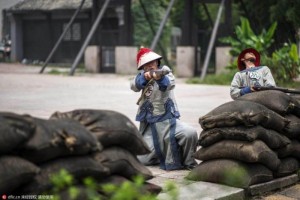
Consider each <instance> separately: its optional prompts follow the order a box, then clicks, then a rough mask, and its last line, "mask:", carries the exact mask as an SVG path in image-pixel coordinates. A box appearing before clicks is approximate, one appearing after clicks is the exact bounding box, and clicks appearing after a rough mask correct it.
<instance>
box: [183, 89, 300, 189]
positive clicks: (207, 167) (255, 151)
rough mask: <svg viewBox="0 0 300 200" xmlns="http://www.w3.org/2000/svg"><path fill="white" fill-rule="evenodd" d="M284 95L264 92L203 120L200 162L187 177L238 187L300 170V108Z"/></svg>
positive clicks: (221, 107) (200, 139)
mask: <svg viewBox="0 0 300 200" xmlns="http://www.w3.org/2000/svg"><path fill="white" fill-rule="evenodd" d="M299 105H300V104H299V102H298V100H297V99H295V98H294V97H293V96H290V95H288V94H285V93H283V92H280V91H272V90H268V91H260V92H254V93H250V94H247V95H244V96H242V97H240V98H238V99H237V100H235V101H231V102H227V103H225V104H223V105H220V106H219V107H217V108H215V109H213V110H212V111H211V112H209V113H208V114H206V115H205V116H202V117H200V119H199V123H200V125H201V127H202V129H203V130H202V132H201V134H200V137H199V141H198V142H199V145H200V148H199V150H197V152H196V153H195V155H194V156H195V158H196V159H198V160H200V161H202V162H201V163H200V164H199V165H198V166H197V167H196V168H194V169H193V170H192V171H191V172H190V173H189V174H188V176H187V177H186V178H187V179H190V180H194V181H207V182H214V183H221V184H225V185H229V186H233V187H240V188H248V187H249V186H250V185H254V184H258V183H263V182H267V181H271V180H273V179H275V178H278V177H283V176H287V175H290V174H293V173H296V171H297V170H298V169H299V161H300V142H299V141H300V112H299V110H300V106H299Z"/></svg>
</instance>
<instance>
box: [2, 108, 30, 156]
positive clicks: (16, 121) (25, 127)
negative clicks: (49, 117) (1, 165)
mask: <svg viewBox="0 0 300 200" xmlns="http://www.w3.org/2000/svg"><path fill="white" fill-rule="evenodd" d="M34 129H35V125H34V123H33V120H32V118H31V117H30V116H29V115H18V114H15V113H9V112H0V155H1V154H6V153H9V152H11V151H12V150H14V149H15V148H16V147H18V146H19V145H21V144H22V143H24V142H25V141H26V140H28V139H29V138H30V137H31V135H32V134H33V132H34Z"/></svg>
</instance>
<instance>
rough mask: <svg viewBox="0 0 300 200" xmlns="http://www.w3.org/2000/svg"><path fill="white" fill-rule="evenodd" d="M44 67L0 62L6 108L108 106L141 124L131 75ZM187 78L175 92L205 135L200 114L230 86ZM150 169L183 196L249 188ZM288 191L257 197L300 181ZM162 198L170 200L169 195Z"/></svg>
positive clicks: (228, 194)
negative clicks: (56, 72) (56, 71)
mask: <svg viewBox="0 0 300 200" xmlns="http://www.w3.org/2000/svg"><path fill="white" fill-rule="evenodd" d="M39 70H40V67H33V66H24V65H19V64H1V63H0V92H1V94H0V111H9V112H15V113H18V114H30V115H32V116H35V117H40V118H48V117H49V116H50V115H51V114H52V113H54V112H56V111H61V112H64V111H71V110H73V109H83V108H91V109H108V110H115V111H118V112H120V113H123V114H125V115H126V116H128V117H129V118H130V119H131V120H132V121H133V122H135V121H134V118H135V114H136V110H137V105H136V101H137V99H138V98H139V93H134V92H133V91H131V90H130V89H129V82H130V78H131V76H122V75H115V74H79V73H76V74H75V76H68V75H50V74H48V72H49V71H51V69H50V68H47V69H46V71H45V72H44V73H43V74H39ZM62 71H64V70H62ZM67 71H68V69H67ZM184 81H185V80H184V79H177V85H176V90H175V95H176V98H177V103H178V106H179V109H180V112H181V115H182V117H181V120H182V121H185V122H187V123H189V124H190V125H192V126H193V127H195V128H196V129H197V131H198V133H200V132H201V127H200V125H199V124H198V119H199V117H200V116H203V115H205V114H206V113H208V112H209V111H211V110H212V109H214V108H215V107H217V106H219V105H221V104H223V103H225V102H228V101H231V98H230V96H229V87H228V86H209V85H189V84H185V82H184ZM135 123H136V122H135ZM136 125H138V124H137V123H136ZM150 170H151V171H152V172H153V174H154V175H155V178H154V179H152V180H151V182H153V183H155V184H157V185H161V186H164V184H165V182H166V181H167V180H172V181H174V182H176V183H177V184H178V187H179V188H180V198H179V199H186V200H187V199H207V200H208V199H243V195H244V191H243V190H242V189H239V188H232V187H227V186H224V185H218V184H213V183H205V182H188V181H186V180H184V177H185V176H186V175H187V174H188V171H185V170H180V171H170V172H167V171H163V170H160V169H158V168H157V167H150ZM186 186H189V187H186ZM288 189H289V190H288ZM288 189H287V190H283V191H279V192H277V193H275V194H270V195H268V196H267V195H265V196H264V197H257V198H256V199H268V200H270V199H286V200H288V199H290V200H292V199H297V198H298V197H300V192H299V191H300V185H294V186H292V187H290V188H288ZM288 191H290V192H288ZM291 191H292V192H291ZM295 192H296V193H295ZM289 195H290V196H289ZM291 195H292V196H291ZM159 198H160V199H165V196H164V194H161V195H160V196H159Z"/></svg>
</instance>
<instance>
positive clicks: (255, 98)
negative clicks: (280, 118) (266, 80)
mask: <svg viewBox="0 0 300 200" xmlns="http://www.w3.org/2000/svg"><path fill="white" fill-rule="evenodd" d="M266 97H267V98H266ZM237 100H243V101H252V102H256V103H259V104H262V105H264V106H266V107H267V108H269V109H270V110H273V111H274V112H277V113H279V114H281V115H286V114H288V113H291V112H292V111H293V110H294V108H295V103H296V102H295V100H294V99H293V98H291V96H289V95H287V94H286V93H284V92H281V91H276V90H264V91H259V92H252V93H249V94H246V95H243V96H241V97H239V98H238V99H237Z"/></svg>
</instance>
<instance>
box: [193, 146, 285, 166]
mask: <svg viewBox="0 0 300 200" xmlns="http://www.w3.org/2000/svg"><path fill="white" fill-rule="evenodd" d="M194 157H195V159H198V160H203V161H206V160H212V159H222V158H225V159H234V160H239V161H244V162H248V163H261V164H263V165H265V166H266V167H268V168H269V169H271V170H273V171H274V170H276V169H277V168H278V166H279V164H280V160H279V158H278V157H277V155H276V153H275V152H274V151H272V150H271V149H270V148H269V147H268V146H267V145H266V144H265V143H264V142H262V141H260V140H255V141H253V142H246V141H238V140H222V141H220V142H217V143H215V144H213V145H211V146H208V147H203V148H200V149H199V150H198V151H196V153H195V154H194Z"/></svg>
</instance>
